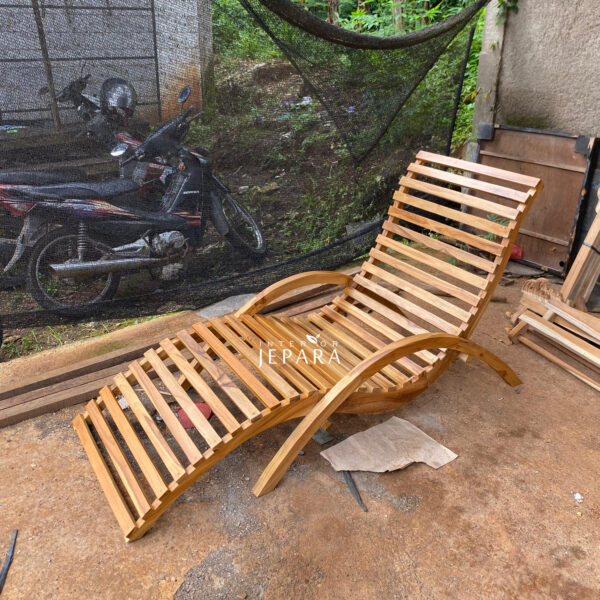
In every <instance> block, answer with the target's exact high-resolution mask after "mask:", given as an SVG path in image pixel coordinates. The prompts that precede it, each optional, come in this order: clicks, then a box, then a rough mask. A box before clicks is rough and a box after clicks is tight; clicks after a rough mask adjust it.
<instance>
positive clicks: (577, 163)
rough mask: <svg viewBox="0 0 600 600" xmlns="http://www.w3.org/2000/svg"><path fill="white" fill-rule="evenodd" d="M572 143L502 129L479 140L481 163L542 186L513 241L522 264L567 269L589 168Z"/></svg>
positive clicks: (568, 139)
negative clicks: (528, 177) (531, 178)
mask: <svg viewBox="0 0 600 600" xmlns="http://www.w3.org/2000/svg"><path fill="white" fill-rule="evenodd" d="M575 143H576V138H575V137H574V136H563V135H560V134H555V133H549V132H535V131H531V130H514V129H505V128H502V127H498V128H496V129H495V133H494V137H493V139H492V140H480V154H479V160H478V162H480V163H481V164H484V165H489V166H493V167H498V168H501V169H507V170H509V171H514V172H517V173H522V174H524V175H532V176H534V177H539V178H540V179H541V180H542V181H543V182H544V190H543V191H542V193H541V194H540V197H539V198H538V199H537V201H536V203H535V205H534V206H533V208H532V209H531V211H530V212H529V214H528V216H527V217H526V219H525V221H524V223H523V227H522V228H521V233H520V234H519V236H518V238H517V242H516V243H517V245H518V246H520V247H521V248H522V249H523V258H524V260H525V261H527V262H530V263H535V264H538V265H540V266H541V267H544V268H547V269H552V270H554V271H557V272H559V273H564V272H565V268H566V266H567V262H568V257H569V253H570V250H571V247H572V243H573V234H574V227H575V225H576V221H577V219H578V216H579V210H580V204H581V197H582V195H581V192H582V188H583V184H584V179H585V175H586V172H587V170H588V156H587V155H586V154H580V153H577V152H575Z"/></svg>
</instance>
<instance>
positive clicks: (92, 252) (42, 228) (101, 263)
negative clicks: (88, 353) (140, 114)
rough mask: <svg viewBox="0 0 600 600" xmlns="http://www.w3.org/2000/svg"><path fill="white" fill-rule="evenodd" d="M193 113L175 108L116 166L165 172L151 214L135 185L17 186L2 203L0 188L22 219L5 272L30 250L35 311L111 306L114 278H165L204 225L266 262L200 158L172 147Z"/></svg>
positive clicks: (262, 245) (237, 208)
mask: <svg viewBox="0 0 600 600" xmlns="http://www.w3.org/2000/svg"><path fill="white" fill-rule="evenodd" d="M183 96H185V94H184V93H183V91H182V97H183ZM187 96H189V93H188V94H187ZM185 99H187V98H185ZM185 99H184V101H185ZM182 104H183V103H182ZM192 112H193V107H190V108H189V109H187V110H185V112H184V111H183V106H182V111H181V112H180V113H179V114H178V115H177V116H176V117H174V118H173V119H170V120H169V121H167V122H166V123H164V124H163V125H162V126H161V127H159V128H158V129H157V130H156V131H155V132H153V133H152V134H151V135H150V136H148V137H147V138H146V140H145V141H144V142H143V143H142V144H141V145H139V146H138V147H137V148H136V149H135V150H134V151H133V153H132V154H131V155H130V156H129V157H126V158H124V159H123V160H122V164H123V166H126V165H127V164H129V163H132V162H133V161H136V162H146V161H148V160H150V161H154V162H156V163H157V164H160V165H161V166H163V167H164V168H171V169H172V170H173V174H172V175H171V177H170V178H169V182H168V186H167V189H166V192H165V194H164V196H163V198H162V200H161V208H160V210H157V211H144V210H141V209H140V208H139V201H138V197H139V188H138V186H137V185H136V183H135V182H133V181H131V180H128V179H123V178H121V179H116V180H112V181H107V182H102V183H91V184H89V183H88V184H86V183H71V184H64V185H53V186H46V187H38V188H25V187H22V188H20V189H18V190H12V192H11V196H10V197H9V198H7V197H4V198H3V197H2V193H3V192H2V190H0V205H4V206H9V207H10V206H12V210H16V211H18V212H19V213H21V214H22V215H23V216H24V225H23V229H22V231H21V233H20V235H19V238H18V240H17V248H16V250H15V253H14V255H13V257H12V259H11V261H10V263H9V265H8V266H7V268H6V269H5V271H7V270H8V269H10V268H11V267H12V266H13V265H14V264H15V263H16V262H17V261H18V260H19V258H20V257H21V256H22V255H23V252H24V249H25V248H27V247H31V253H30V256H29V260H28V263H27V275H26V279H27V287H28V290H29V292H30V293H31V295H32V296H33V297H34V298H35V300H36V301H37V302H38V303H39V304H40V305H41V306H42V307H44V308H46V309H48V310H51V311H54V312H58V313H61V314H68V315H74V314H81V313H82V312H88V311H89V310H90V308H92V307H93V305H94V304H97V303H98V302H102V301H106V300H109V299H111V298H113V297H114V296H115V294H116V292H117V289H118V286H119V281H120V277H121V276H122V275H123V274H126V273H136V272H140V271H144V270H147V271H149V272H150V273H155V272H156V271H157V270H160V271H161V274H162V275H163V276H164V277H165V278H167V279H168V278H170V277H172V274H173V272H177V271H178V270H180V269H181V268H182V267H183V262H182V261H183V259H184V258H185V256H186V255H187V253H188V252H189V251H190V250H191V249H192V248H199V247H201V245H202V241H203V235H204V232H205V229H206V225H207V223H208V222H209V221H211V222H212V223H213V225H214V227H215V229H216V230H217V232H218V233H219V234H221V235H222V236H224V237H225V239H227V240H228V242H229V243H230V244H231V245H232V246H233V247H234V248H236V249H238V250H240V251H241V252H243V253H244V254H246V255H250V256H252V257H257V258H258V257H262V256H263V255H264V254H265V252H266V242H265V239H264V236H263V234H262V232H261V230H260V228H259V226H258V224H257V223H256V221H255V220H254V218H253V217H252V215H251V214H250V213H249V212H248V210H247V209H246V208H245V207H244V206H242V205H241V204H240V203H239V202H238V201H237V200H236V199H235V198H233V196H232V195H231V194H230V192H229V190H228V189H227V187H226V186H225V185H224V184H223V183H222V182H221V181H219V179H218V178H217V177H216V176H215V175H214V174H213V172H212V168H211V164H210V162H209V160H208V159H207V158H206V157H205V156H203V155H202V154H200V153H199V152H197V151H190V150H188V149H187V148H185V147H184V146H182V145H180V143H179V142H180V140H182V139H183V138H184V137H185V135H186V134H187V132H188V131H189V128H190V124H191V123H192V122H193V121H194V120H195V119H197V118H198V117H199V116H200V115H201V114H202V113H198V114H195V115H194V116H191V117H190V115H191V113H192ZM128 151H130V147H129V146H128V145H127V144H120V145H118V146H117V147H116V148H114V149H113V152H112V154H113V156H115V157H123V156H124V155H125V154H126V153H127V152H128ZM9 210H10V208H9Z"/></svg>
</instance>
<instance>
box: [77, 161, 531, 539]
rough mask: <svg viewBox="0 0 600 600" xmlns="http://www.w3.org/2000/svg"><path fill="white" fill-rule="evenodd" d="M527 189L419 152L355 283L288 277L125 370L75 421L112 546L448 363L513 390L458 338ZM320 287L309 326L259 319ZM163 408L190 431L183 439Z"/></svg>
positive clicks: (395, 398)
mask: <svg viewBox="0 0 600 600" xmlns="http://www.w3.org/2000/svg"><path fill="white" fill-rule="evenodd" d="M459 172H464V174H459ZM541 189H542V183H541V182H540V180H539V179H535V178H533V177H528V176H525V175H521V174H518V173H511V172H508V171H504V170H500V169H496V168H491V167H488V166H483V165H479V164H475V163H470V162H465V161H462V160H457V159H454V158H448V157H446V156H438V155H435V154H430V153H428V152H420V153H419V154H418V155H417V158H416V160H415V162H414V163H412V164H411V165H410V166H409V167H408V174H407V175H406V176H404V177H402V179H401V180H400V188H399V190H398V191H397V192H396V193H395V194H394V200H393V203H392V205H391V207H390V209H389V214H388V218H387V220H386V221H385V223H384V224H383V230H382V232H381V234H380V235H379V236H378V237H377V243H376V245H375V247H374V248H373V249H372V250H371V252H370V257H369V259H368V260H366V261H365V262H364V264H363V265H362V270H361V272H360V273H358V274H357V275H355V276H354V277H350V276H348V275H345V274H343V273H338V272H323V271H315V272H309V273H302V274H299V275H294V276H292V277H289V278H287V279H285V280H283V281H281V282H279V283H276V284H274V285H272V286H270V287H268V288H267V289H265V290H264V291H263V292H261V293H259V294H258V295H257V296H256V297H255V298H254V299H253V300H251V301H250V302H249V303H248V304H246V305H245V306H244V307H243V308H241V309H240V310H239V311H238V312H237V313H235V314H231V315H227V316H224V317H219V318H213V319H210V320H209V321H207V322H204V323H197V324H195V325H194V326H193V327H192V328H190V329H188V330H185V331H180V332H178V333H177V334H176V335H175V336H174V337H172V338H170V339H165V340H164V341H162V342H161V343H160V345H159V346H158V347H157V348H155V349H152V350H149V351H148V352H146V353H145V354H144V356H143V357H142V358H141V359H140V360H137V361H135V362H133V363H131V364H130V365H129V370H128V371H127V372H125V373H122V374H119V375H117V376H116V377H115V379H114V384H113V385H112V386H110V387H105V388H103V389H102V390H101V391H100V393H99V396H98V397H97V398H96V399H94V400H92V401H90V402H89V403H88V404H87V407H86V412H85V413H83V414H79V415H77V416H76V417H75V419H74V421H73V424H74V426H75V429H76V431H77V433H78V434H79V437H80V439H81V442H82V444H83V446H84V448H85V451H86V452H87V455H88V458H89V460H90V462H91V464H92V467H93V469H94V472H95V474H96V476H97V478H98V481H99V482H100V485H101V487H102V489H103V490H104V493H105V495H106V497H107V499H108V502H109V504H110V507H111V508H112V510H113V512H114V514H115V517H116V519H117V521H118V523H119V526H120V527H121V530H122V531H123V534H124V535H125V538H126V539H127V540H135V539H137V538H140V537H141V536H142V535H144V533H146V531H147V530H148V529H149V528H150V527H151V526H152V524H153V523H154V522H155V521H156V520H157V519H158V518H159V517H160V515H161V514H162V513H163V512H165V510H166V509H167V508H168V507H169V506H170V505H171V504H173V502H174V501H175V500H176V499H177V498H178V497H179V496H180V495H181V494H182V493H183V492H184V491H185V490H186V489H187V488H188V487H189V486H190V485H191V484H192V483H194V482H195V481H196V480H197V479H198V478H199V477H200V476H201V475H202V474H203V473H204V472H206V471H208V469H210V468H211V467H212V466H213V465H214V464H215V463H216V462H218V461H219V460H221V458H223V457H224V456H226V455H227V454H228V453H229V452H231V451H232V450H234V449H235V448H237V447H238V446H239V445H240V444H242V443H243V442H244V441H246V440H248V439H249V438H251V437H253V436H255V435H257V434H258V433H259V432H261V431H264V430H265V429H268V428H270V427H273V426H274V425H277V424H278V423H281V422H283V421H287V420H289V419H296V418H300V417H303V418H302V420H301V421H300V423H299V424H298V426H297V427H296V429H295V430H294V431H293V433H292V434H291V435H290V437H289V438H288V440H287V441H286V442H285V443H284V444H283V446H282V447H281V448H280V450H279V451H278V452H277V454H276V455H275V457H274V458H273V460H272V461H271V462H270V463H269V465H268V466H267V468H266V469H265V471H264V473H263V474H262V476H261V477H260V478H259V480H258V482H257V483H256V485H255V486H254V493H255V494H256V495H257V496H260V495H262V494H265V493H266V492H269V491H270V490H272V489H273V488H274V487H275V486H276V485H277V483H278V482H279V480H280V479H281V478H282V476H283V475H284V473H285V471H286V470H287V469H288V467H289V466H290V464H291V463H292V462H293V460H294V458H295V457H296V456H297V455H298V452H299V451H300V450H301V449H302V447H303V446H304V445H305V444H306V443H307V442H308V441H309V440H310V438H311V436H312V435H313V434H314V433H315V432H316V431H317V430H318V428H319V427H320V426H321V425H322V424H323V423H325V421H326V420H327V419H328V417H329V416H330V415H331V414H332V413H333V412H336V411H338V412H344V413H381V412H385V411H391V410H395V409H397V408H398V407H400V406H402V405H403V404H406V403H407V402H409V401H410V400H412V399H413V398H414V397H415V396H417V395H418V394H420V393H421V392H423V390H425V389H427V387H428V386H429V385H431V383H432V382H433V381H434V380H435V379H436V378H437V377H438V376H439V375H440V374H441V373H443V372H444V371H445V369H446V368H447V367H448V365H449V364H450V363H451V361H452V360H453V359H454V358H456V357H457V356H459V355H461V354H462V355H465V356H469V355H470V356H476V357H478V358H479V359H481V360H483V361H485V362H486V363H487V364H488V365H490V366H491V367H492V368H493V369H494V370H495V371H496V372H497V373H498V374H499V375H500V376H501V377H502V378H504V379H505V380H506V381H507V382H508V383H509V384H510V385H517V384H519V383H520V381H519V378H518V377H517V376H516V375H515V373H514V372H513V371H512V370H511V369H510V368H509V367H508V366H507V365H506V364H505V363H504V362H503V361H501V360H500V359H499V358H497V357H496V356H494V355H493V354H491V353H490V352H488V351H487V350H484V349H483V348H481V347H480V346H478V345H477V344H475V343H473V342H471V341H470V340H469V337H470V335H471V332H472V331H473V328H474V327H475V325H476V324H477V322H478V321H479V319H480V318H481V316H482V314H483V311H484V310H485V307H486V306H487V304H488V302H489V301H490V298H491V297H492V294H493V292H494V289H495V287H496V285H497V284H498V281H499V280H500V277H501V276H502V272H503V270H504V267H505V265H506V262H507V261H508V258H509V256H510V251H511V247H512V245H513V242H514V240H515V237H516V235H517V231H518V229H519V226H520V225H521V223H522V221H523V218H524V217H525V215H526V213H527V211H528V209H529V208H530V207H531V205H532V203H533V201H534V200H535V198H536V196H537V195H538V194H539V193H540V191H541ZM459 190H461V191H459ZM440 200H442V201H443V202H440ZM465 208H466V209H467V210H465ZM414 209H416V211H415V210H414ZM425 215H427V216H425ZM320 283H333V284H339V285H341V286H344V287H343V290H341V291H340V294H339V296H337V297H336V298H335V299H334V300H333V301H332V302H331V303H330V304H328V305H326V306H323V307H322V308H320V309H318V310H316V311H314V312H311V313H309V314H307V315H302V316H299V317H294V318H285V317H280V318H277V317H272V316H264V315H261V314H260V310H261V309H262V308H264V307H265V306H267V305H268V304H269V302H272V301H273V300H275V299H276V298H278V297H280V296H281V295H283V294H285V293H287V292H289V291H290V290H293V289H296V288H299V287H302V286H306V285H312V284H320ZM286 349H287V350H288V351H289V355H288V356H286V358H287V360H286V361H285V364H284V362H283V353H284V350H286ZM269 350H271V355H272V357H273V356H275V360H271V361H269V360H268V357H269ZM315 350H321V355H318V356H314V354H315V353H314V351H315ZM334 350H335V352H334ZM301 351H304V355H305V358H304V360H303V359H302V356H301V354H302V353H301ZM317 354H318V352H317ZM269 362H271V364H269ZM119 397H122V398H123V399H124V400H125V401H126V402H127V404H128V408H125V409H123V408H122V407H121V404H122V402H121V403H119V401H118V400H119ZM200 400H203V401H204V402H205V403H206V404H207V405H208V406H209V407H210V408H211V409H212V413H213V417H212V418H211V419H210V420H207V419H206V418H205V417H204V415H203V413H202V412H201V411H200V410H199V409H198V408H197V406H196V404H195V402H196V401H200ZM173 402H175V403H176V407H182V408H183V409H184V410H185V412H186V414H187V415H188V417H189V419H190V420H191V422H192V423H193V425H194V429H191V430H190V429H187V430H186V429H184V428H183V427H182V425H181V423H180V422H179V420H178V418H177V416H176V415H175V413H174V412H173V408H172V407H171V405H170V403H173ZM153 412H156V413H157V414H158V415H159V416H160V417H161V418H162V423H163V424H162V425H161V426H159V424H158V423H157V421H156V420H155V419H154V417H153V416H152V414H151V413H153Z"/></svg>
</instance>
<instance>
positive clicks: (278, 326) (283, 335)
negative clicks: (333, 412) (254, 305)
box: [261, 318, 341, 387]
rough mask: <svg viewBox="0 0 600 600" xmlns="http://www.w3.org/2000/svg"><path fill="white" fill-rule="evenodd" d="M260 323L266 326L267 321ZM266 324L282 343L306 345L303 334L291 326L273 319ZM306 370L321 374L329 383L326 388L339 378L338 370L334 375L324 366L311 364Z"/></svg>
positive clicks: (332, 370) (331, 370) (333, 370)
mask: <svg viewBox="0 0 600 600" xmlns="http://www.w3.org/2000/svg"><path fill="white" fill-rule="evenodd" d="M261 322H262V323H265V324H266V323H267V320H265V319H263V320H262V321H261ZM268 324H269V326H270V327H271V329H272V330H273V331H275V332H276V333H277V334H278V336H279V338H280V339H281V340H283V341H284V342H288V343H289V341H293V342H294V343H295V344H298V345H300V344H302V343H306V337H305V336H304V335H303V334H298V333H296V332H295V331H294V330H293V329H292V327H291V325H289V324H284V323H283V322H282V321H280V320H278V319H274V318H270V319H268ZM308 368H309V369H310V370H312V371H317V372H319V373H321V375H323V376H324V377H325V378H326V379H327V380H328V381H329V382H330V383H329V385H328V387H331V384H334V383H335V382H336V381H337V380H338V379H339V377H340V376H341V373H340V372H339V370H338V372H337V373H336V369H329V368H326V367H325V366H324V365H320V364H311V365H308Z"/></svg>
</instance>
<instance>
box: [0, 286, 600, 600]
mask: <svg viewBox="0 0 600 600" xmlns="http://www.w3.org/2000/svg"><path fill="white" fill-rule="evenodd" d="M518 287H519V286H517V285H515V286H513V287H511V288H501V291H502V294H503V295H507V296H508V299H509V304H501V303H493V304H491V305H490V308H489V309H488V311H487V313H486V315H485V316H484V318H483V321H482V322H481V324H480V326H479V328H478V330H477V332H476V335H475V336H474V339H475V341H477V342H479V343H481V344H483V345H485V346H486V347H488V348H489V349H491V350H492V351H494V352H496V353H497V354H498V355H499V356H501V357H502V358H504V359H506V360H507V361H508V362H509V363H510V364H511V365H512V366H513V367H515V368H516V370H517V372H518V373H519V374H520V375H521V377H522V378H523V380H524V385H523V386H521V387H520V388H517V389H513V388H509V387H508V386H506V385H505V384H504V383H503V382H502V381H501V380H499V379H498V378H497V377H496V376H495V375H494V374H493V372H492V371H491V370H489V369H488V368H487V367H485V366H484V365H482V364H480V363H471V364H469V365H466V364H464V363H463V362H461V361H456V362H455V363H454V364H453V365H452V367H451V368H450V369H449V371H448V372H447V373H445V374H444V375H443V376H442V377H441V378H440V379H439V380H438V382H437V383H436V384H435V385H434V386H432V387H431V388H430V389H428V390H427V391H426V392H425V393H424V394H422V395H421V396H420V397H419V398H418V399H417V400H415V401H414V402H412V403H411V404H409V405H407V406H406V407H403V408H402V409H400V410H398V411H396V413H394V414H396V415H397V416H400V417H402V418H405V419H408V420H409V421H411V422H412V423H414V424H415V425H417V426H418V427H420V428H422V429H423V430H424V431H425V432H427V433H428V434H429V435H431V436H432V437H434V438H435V439H437V440H438V441H440V442H441V443H443V444H445V445H446V446H447V447H449V448H450V449H451V450H454V451H455V452H457V453H458V454H459V457H458V459H457V460H455V461H454V462H452V463H450V464H449V465H447V466H445V467H443V468H441V469H439V470H437V471H435V470H433V469H431V468H429V467H427V466H425V465H422V464H417V465H412V466H410V467H408V468H406V469H405V470H402V471H397V472H394V473H387V474H382V475H378V474H371V473H362V474H356V477H355V479H356V482H357V485H358V487H359V489H360V490H361V493H362V497H363V500H364V502H365V504H366V505H367V507H368V509H369V512H367V513H364V512H362V511H361V510H360V508H359V507H358V505H357V504H356V502H355V500H354V499H353V497H352V496H351V494H350V493H349V491H348V489H347V488H346V486H345V484H344V482H343V478H342V477H341V476H340V475H338V474H336V473H335V472H333V470H332V469H331V468H330V466H329V464H328V463H327V462H326V461H325V460H324V459H322V458H321V457H320V456H319V451H320V450H321V447H320V446H318V445H317V444H316V443H315V442H311V443H309V444H308V446H307V448H306V454H305V455H304V456H300V457H298V459H297V461H296V462H295V464H294V466H293V468H292V470H291V471H290V472H289V473H288V474H287V475H286V477H285V478H284V479H283V481H282V483H281V484H280V485H279V487H278V488H277V489H276V490H275V491H274V492H273V493H271V494H268V495H267V496H265V497H264V498H261V499H256V498H255V497H254V496H253V495H252V493H251V487H252V485H253V482H254V481H255V480H256V479H257V477H258V476H259V474H260V472H261V470H262V468H264V466H265V465H266V464H267V462H268V461H269V459H270V458H271V457H272V456H273V454H274V452H275V451H276V449H277V447H278V446H279V445H280V444H281V443H282V442H283V440H284V439H285V437H286V436H287V435H288V434H289V433H290V431H291V430H292V427H293V423H288V424H284V425H282V426H279V427H277V428H275V429H273V430H271V431H267V432H265V433H263V434H262V435H261V436H259V437H258V438H255V439H253V440H251V441H250V442H248V443H246V444H245V445H243V446H242V447H241V448H239V449H238V450H236V451H234V452H233V453H232V454H231V455H229V456H228V457H226V458H225V459H224V460H223V461H221V462H220V463H218V464H217V465H216V467H214V468H213V469H212V470H211V471H210V472H209V473H208V474H207V475H205V476H204V477H203V478H201V479H200V480H199V481H198V482H197V483H196V484H195V485H194V486H193V487H192V488H191V489H190V490H188V492H186V493H185V494H184V495H183V496H182V497H181V498H180V499H179V501H178V502H177V503H176V504H175V505H174V506H173V507H172V508H171V509H170V510H169V511H167V513H166V514H165V515H164V516H163V517H162V518H161V520H159V522H158V523H157V524H156V526H155V527H154V529H153V530H151V531H150V533H149V534H148V535H146V536H145V537H144V538H142V539H141V540H140V541H137V542H134V543H131V544H126V543H125V542H124V541H123V538H122V536H121V534H120V532H119V529H118V527H117V525H116V522H115V520H114V518H113V515H112V513H111V512H110V509H109V507H108V504H107V503H106V501H105V499H104V496H103V494H102V492H101V490H100V487H99V485H98V484H97V482H96V480H95V478H94V475H93V473H92V470H91V468H90V465H89V464H88V462H87V459H86V457H85V454H84V451H83V449H82V447H81V446H80V444H79V441H78V439H77V436H76V434H75V432H74V431H73V429H72V428H71V419H72V417H73V416H74V415H75V414H76V412H77V411H78V410H79V409H80V408H78V407H73V408H69V409H65V410H62V411H60V412H58V413H55V414H52V415H46V416H43V417H39V418H36V419H33V420H30V421H27V422H24V423H21V424H19V425H16V426H13V427H9V428H6V429H2V430H0V465H1V467H0V552H2V553H3V552H4V551H5V549H6V547H7V545H8V541H9V539H10V534H11V531H12V530H13V529H14V528H18V529H19V538H18V540H17V547H16V553H15V557H14V561H13V565H12V567H11V570H10V572H9V575H8V579H7V582H6V586H5V589H4V592H3V595H2V600H17V599H26V600H31V599H34V598H35V599H36V600H42V599H52V600H56V599H61V598H69V599H71V598H86V599H89V600H93V599H96V598H98V599H105V598H106V599H118V600H125V599H136V600H142V599H143V600H145V599H148V600H159V599H160V600H164V599H170V598H175V599H176V600H188V599H190V600H191V599H203V600H212V599H221V598H222V599H230V598H231V599H235V598H241V599H248V600H253V599H255V598H266V599H280V598H289V599H295V598H317V597H318V598H326V599H330V598H331V599H338V598H339V599H342V598H343V599H347V598H353V599H372V598H385V599H387V598H390V599H391V598H400V599H411V600H412V599H422V598H423V599H424V598H453V599H454V598H461V599H470V598H485V599H488V598H489V599H495V598H499V599H500V598H568V599H571V598H572V599H577V600H585V599H587V598H590V599H591V598H594V599H596V598H598V597H600V576H599V573H600V536H599V535H598V517H599V515H600V483H599V479H598V465H599V464H600V463H599V459H600V442H599V441H598V435H597V432H598V429H599V426H600V422H599V421H600V419H599V413H600V411H599V409H598V395H597V394H596V393H595V392H593V391H592V390H591V389H590V388H588V387H586V386H585V385H584V384H582V383H580V382H579V381H577V380H575V379H573V378H571V377H570V376H568V375H567V374H565V373H564V372H563V371H561V370H559V369H558V368H556V367H554V366H553V365H551V364H550V363H548V362H546V361H544V359H542V358H540V357H538V356H537V355H535V354H534V353H532V352H531V351H530V350H528V349H527V348H525V347H523V346H509V345H507V343H506V335H505V331H504V328H505V327H506V326H507V325H508V320H507V319H506V317H505V315H504V313H505V311H506V310H508V309H509V308H511V307H514V306H515V305H516V302H517V299H518V295H519V289H518ZM389 416H391V415H389V414H388V415H383V416H373V417H353V416H338V417H335V418H334V420H333V425H332V427H331V429H330V431H331V433H332V434H333V435H334V436H335V439H336V440H338V441H339V440H341V439H343V438H344V437H346V436H347V435H349V434H352V433H354V432H357V431H360V430H362V429H365V428H367V427H370V426H372V425H374V424H376V423H379V422H382V421H383V420H386V419H387V418H389ZM574 492H578V493H580V494H581V495H582V496H583V502H582V503H577V502H576V501H575V499H574V496H573V493H574Z"/></svg>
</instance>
